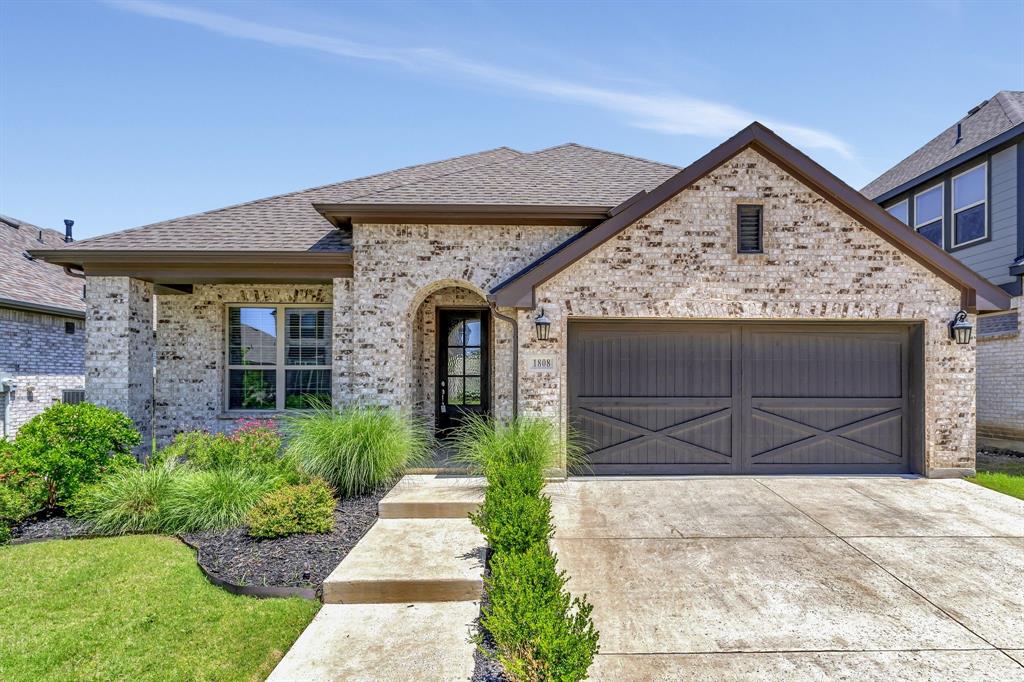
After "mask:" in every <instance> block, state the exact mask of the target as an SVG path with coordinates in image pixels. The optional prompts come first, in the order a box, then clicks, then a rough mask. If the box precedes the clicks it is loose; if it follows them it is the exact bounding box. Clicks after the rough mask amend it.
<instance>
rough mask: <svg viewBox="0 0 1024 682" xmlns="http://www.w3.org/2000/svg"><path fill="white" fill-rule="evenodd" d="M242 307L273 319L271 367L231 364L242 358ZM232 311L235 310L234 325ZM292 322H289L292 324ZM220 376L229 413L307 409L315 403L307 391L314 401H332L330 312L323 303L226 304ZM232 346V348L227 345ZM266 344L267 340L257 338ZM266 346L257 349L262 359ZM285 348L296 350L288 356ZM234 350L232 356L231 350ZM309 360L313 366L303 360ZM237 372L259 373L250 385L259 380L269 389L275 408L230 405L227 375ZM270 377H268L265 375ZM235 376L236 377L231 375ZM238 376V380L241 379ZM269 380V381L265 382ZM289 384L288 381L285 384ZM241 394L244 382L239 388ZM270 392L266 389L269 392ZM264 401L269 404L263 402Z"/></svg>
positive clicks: (331, 328)
mask: <svg viewBox="0 0 1024 682" xmlns="http://www.w3.org/2000/svg"><path fill="white" fill-rule="evenodd" d="M243 309H262V310H272V311H273V315H274V332H275V334H274V338H273V357H274V359H275V362H274V363H273V364H271V363H268V362H265V361H263V362H259V363H251V364H245V363H242V362H233V361H237V360H240V359H242V355H241V353H240V352H238V351H240V350H241V349H240V348H239V347H238V346H239V345H240V343H241V328H240V324H241V319H240V318H241V315H240V311H241V310H243ZM235 311H239V316H238V318H237V319H238V325H236V322H235V320H236V318H235ZM292 320H294V324H291V321H292ZM225 326H226V329H225V332H226V333H225V356H226V370H225V376H224V406H225V409H226V410H228V411H231V412H251V411H265V412H269V411H275V410H276V411H281V410H285V409H308V408H310V407H313V406H314V402H316V400H314V401H311V400H309V399H308V398H304V397H303V396H305V395H306V393H307V390H308V389H313V390H314V392H315V394H316V395H317V396H318V399H317V400H323V401H326V402H330V400H331V338H332V336H333V326H332V318H331V309H330V308H325V307H324V306H323V305H322V304H308V303H293V304H274V305H259V304H256V305H246V304H230V305H228V306H226V325H225ZM233 343H234V344H235V345H236V347H235V348H233V347H232V345H233ZM260 343H261V344H265V343H266V339H263V340H261V342H260ZM266 350H267V348H266V346H265V345H264V346H263V347H262V348H261V352H260V354H259V355H260V356H261V358H260V359H261V360H264V359H265V356H266V353H265V352H263V351H266ZM289 350H295V352H294V353H293V354H292V356H291V357H289V355H288V353H289ZM233 351H235V352H233ZM310 358H312V360H313V361H312V362H307V360H309V359H310ZM239 370H242V371H248V372H260V373H261V374H262V376H260V377H252V378H250V379H249V380H250V381H262V382H264V383H266V384H270V383H271V381H272V385H273V402H274V407H255V408H253V407H232V406H231V398H232V382H231V379H232V374H233V371H235V372H237V371H239ZM267 373H273V378H272V379H270V377H269V376H268V375H267ZM235 376H237V375H235ZM242 376H243V382H244V381H245V379H244V377H245V376H246V375H242ZM268 380H269V381H268ZM289 380H290V381H289ZM242 390H243V391H244V390H245V388H244V383H243V386H242ZM268 392H269V391H268ZM268 402H269V400H268Z"/></svg>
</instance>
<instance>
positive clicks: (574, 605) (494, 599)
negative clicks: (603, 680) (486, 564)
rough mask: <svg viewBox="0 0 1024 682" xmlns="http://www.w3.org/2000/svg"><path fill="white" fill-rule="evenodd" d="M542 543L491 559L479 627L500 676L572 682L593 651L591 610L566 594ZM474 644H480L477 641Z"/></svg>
mask: <svg viewBox="0 0 1024 682" xmlns="http://www.w3.org/2000/svg"><path fill="white" fill-rule="evenodd" d="M565 583H566V577H565V573H564V572H559V571H558V570H557V565H556V561H555V557H554V555H553V554H552V553H551V551H550V550H549V549H548V547H547V545H546V544H542V543H538V544H534V545H533V546H532V547H530V548H529V549H528V550H526V551H525V552H508V553H501V554H496V555H495V556H494V559H493V560H492V562H491V575H490V577H489V578H488V579H487V590H488V594H489V596H490V601H491V603H490V605H489V606H485V607H484V609H483V613H482V615H481V619H480V620H481V624H482V625H483V626H484V627H485V628H487V630H488V631H489V632H490V633H491V636H492V637H493V638H494V642H495V645H496V646H497V654H496V657H497V659H498V661H499V662H500V663H501V664H502V666H503V667H504V669H505V672H506V673H507V674H508V675H509V676H510V677H511V678H512V679H514V680H519V681H521V682H535V681H536V682H540V681H542V680H543V681H548V680H551V681H557V682H577V681H578V680H583V679H586V677H587V669H588V668H589V667H590V664H591V663H592V662H593V660H594V656H595V655H596V654H597V651H598V633H597V631H596V630H595V629H594V624H593V622H592V621H591V618H590V615H591V611H592V610H593V606H591V605H590V604H589V603H587V601H586V599H585V598H574V597H572V596H571V595H570V594H569V593H568V592H567V591H566V590H565ZM478 643H479V642H478Z"/></svg>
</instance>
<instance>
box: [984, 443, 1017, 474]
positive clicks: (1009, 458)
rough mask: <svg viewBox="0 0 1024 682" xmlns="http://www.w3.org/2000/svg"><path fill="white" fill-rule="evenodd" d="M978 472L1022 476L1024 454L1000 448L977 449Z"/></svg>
mask: <svg viewBox="0 0 1024 682" xmlns="http://www.w3.org/2000/svg"><path fill="white" fill-rule="evenodd" d="M977 455H978V461H977V465H976V466H977V469H978V471H994V472H1002V473H1005V474H1011V475H1014V476H1024V452H1017V451H1016V450H1003V449H1001V448H978V452H977Z"/></svg>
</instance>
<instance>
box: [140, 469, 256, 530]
mask: <svg viewBox="0 0 1024 682" xmlns="http://www.w3.org/2000/svg"><path fill="white" fill-rule="evenodd" d="M275 487H276V481H274V480H273V479H268V478H266V477H265V476H263V475H261V474H259V473H257V472H253V471H250V470H247V469H243V468H234V469H231V468H226V467H225V468H220V469H214V470H212V471H201V470H195V469H188V468H180V469H178V470H176V471H175V475H174V477H173V481H172V483H171V485H170V489H169V490H168V492H167V497H166V498H165V503H164V505H163V511H162V512H161V514H160V527H161V529H162V530H163V531H164V532H169V533H189V532H194V531H200V530H208V529H211V528H230V527H232V526H238V525H240V524H241V523H242V522H243V521H244V519H245V515H246V514H247V513H249V510H250V509H252V508H253V506H254V505H255V504H256V503H257V502H259V501H260V498H262V497H263V496H264V495H265V494H267V493H268V492H269V491H270V490H273V489H274V488H275Z"/></svg>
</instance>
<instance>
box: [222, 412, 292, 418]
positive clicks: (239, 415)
mask: <svg viewBox="0 0 1024 682" xmlns="http://www.w3.org/2000/svg"><path fill="white" fill-rule="evenodd" d="M290 412H295V410H233V411H231V412H221V413H220V414H218V415H217V419H227V420H235V419H274V418H276V417H283V416H284V415H286V414H288V413H290Z"/></svg>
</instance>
